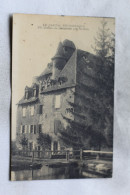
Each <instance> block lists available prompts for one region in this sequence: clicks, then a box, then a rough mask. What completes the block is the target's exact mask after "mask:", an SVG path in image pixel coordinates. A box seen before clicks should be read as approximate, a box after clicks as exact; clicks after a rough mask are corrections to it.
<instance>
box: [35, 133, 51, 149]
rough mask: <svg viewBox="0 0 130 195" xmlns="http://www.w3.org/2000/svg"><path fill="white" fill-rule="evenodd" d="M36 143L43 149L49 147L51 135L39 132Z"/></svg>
mask: <svg viewBox="0 0 130 195" xmlns="http://www.w3.org/2000/svg"><path fill="white" fill-rule="evenodd" d="M37 143H38V144H39V145H40V146H41V147H42V148H43V149H44V150H45V149H48V150H50V149H51V136H50V135H48V134H46V133H40V134H39V136H38V138H37Z"/></svg>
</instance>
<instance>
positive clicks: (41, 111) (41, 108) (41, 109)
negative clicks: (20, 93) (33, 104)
mask: <svg viewBox="0 0 130 195" xmlns="http://www.w3.org/2000/svg"><path fill="white" fill-rule="evenodd" d="M42 113H43V105H39V114H42Z"/></svg>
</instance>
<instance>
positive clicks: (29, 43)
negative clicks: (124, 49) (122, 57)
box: [12, 14, 115, 140]
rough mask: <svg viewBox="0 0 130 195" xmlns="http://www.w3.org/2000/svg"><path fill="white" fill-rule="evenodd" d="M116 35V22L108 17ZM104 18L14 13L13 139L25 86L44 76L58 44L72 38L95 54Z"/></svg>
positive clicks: (108, 22)
mask: <svg viewBox="0 0 130 195" xmlns="http://www.w3.org/2000/svg"><path fill="white" fill-rule="evenodd" d="M105 20H106V21H107V24H108V27H109V29H110V30H111V31H112V32H114V30H115V21H114V19H113V18H106V19H105ZM101 21H102V18H96V17H76V16H49V15H31V14H30V15H27V14H15V15H14V17H13V54H12V59H13V60H12V139H13V140H14V139H15V137H16V111H17V105H16V104H17V103H18V101H19V100H20V99H21V98H22V97H23V96H24V89H25V86H31V85H32V82H33V78H34V77H35V76H38V75H40V74H41V72H42V71H43V70H44V69H45V68H46V66H47V64H48V63H49V62H50V61H51V58H52V57H53V56H54V55H55V52H56V49H57V46H58V43H59V42H60V41H61V42H62V41H64V40H65V39H69V40H71V41H73V42H74V44H75V46H76V48H77V49H82V50H85V51H88V52H90V53H94V51H93V49H92V45H93V46H94V44H95V41H94V37H96V35H97V32H98V28H99V27H100V26H101Z"/></svg>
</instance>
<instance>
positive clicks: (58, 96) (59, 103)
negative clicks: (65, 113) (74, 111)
mask: <svg viewBox="0 0 130 195" xmlns="http://www.w3.org/2000/svg"><path fill="white" fill-rule="evenodd" d="M60 106H61V95H56V96H55V108H60Z"/></svg>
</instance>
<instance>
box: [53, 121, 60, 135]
mask: <svg viewBox="0 0 130 195" xmlns="http://www.w3.org/2000/svg"><path fill="white" fill-rule="evenodd" d="M61 128H62V126H61V121H60V120H54V133H55V134H56V135H57V133H58V131H59V130H61Z"/></svg>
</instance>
